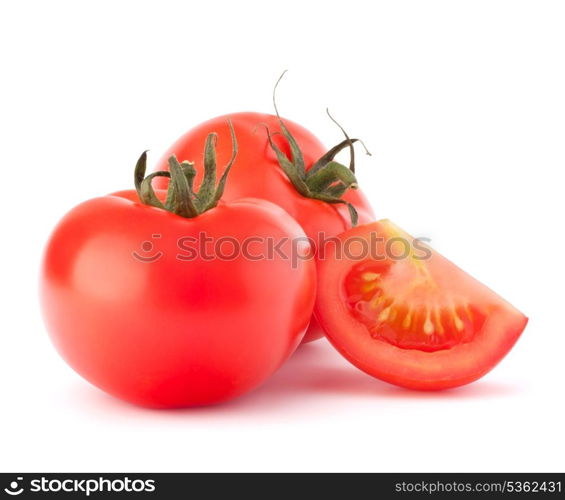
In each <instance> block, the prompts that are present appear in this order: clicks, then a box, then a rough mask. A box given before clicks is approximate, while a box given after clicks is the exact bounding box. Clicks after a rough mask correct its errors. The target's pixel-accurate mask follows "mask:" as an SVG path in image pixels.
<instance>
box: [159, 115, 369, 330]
mask: <svg viewBox="0 0 565 500" xmlns="http://www.w3.org/2000/svg"><path fill="white" fill-rule="evenodd" d="M228 120H231V122H232V123H233V126H234V129H235V134H236V137H237V142H238V144H239V150H238V155H237V158H236V159H235V163H234V165H233V168H232V170H231V172H230V180H229V182H228V183H227V186H226V189H225V192H224V195H223V199H224V200H227V201H230V200H237V199H239V198H245V197H256V198H262V199H265V200H268V201H271V202H273V203H276V204H277V205H279V206H281V207H282V208H284V209H285V210H286V211H287V212H288V213H289V214H290V215H291V216H292V217H293V218H294V219H296V220H297V221H298V223H299V224H300V226H302V228H303V229H304V232H305V233H306V234H307V235H308V236H309V237H310V238H311V239H312V240H313V241H314V242H315V243H317V242H318V241H320V238H331V237H333V236H336V235H338V234H340V233H342V232H343V231H345V230H347V229H349V228H351V218H350V215H349V211H348V209H347V207H346V206H345V205H343V204H328V203H325V202H323V201H319V200H314V199H311V198H305V197H304V196H302V195H301V194H300V193H299V192H298V191H297V190H296V189H295V187H294V186H293V185H292V184H291V182H290V181H289V180H288V178H287V176H286V175H285V173H284V172H283V170H282V169H281V168H280V166H279V163H278V161H277V158H276V155H275V153H274V152H273V150H272V148H271V146H270V145H269V141H268V137H267V132H266V129H265V126H267V127H268V128H269V130H270V131H271V133H272V134H275V135H273V139H274V141H275V142H276V144H277V145H278V146H279V147H280V148H281V150H282V151H283V152H284V153H286V155H287V156H290V149H289V145H288V142H287V140H286V139H285V138H284V137H283V136H282V134H281V128H280V124H279V119H278V118H277V117H276V116H274V115H270V114H261V113H251V112H249V113H233V114H229V115H224V116H219V117H217V118H214V119H212V120H209V121H206V122H204V123H202V124H200V125H198V126H196V127H194V128H192V129H191V130H189V131H188V132H187V133H186V134H184V135H183V136H182V137H180V138H179V139H178V140H177V141H176V142H175V143H174V144H173V145H172V146H171V147H170V148H169V149H168V151H167V152H166V153H165V154H164V155H163V157H162V158H161V160H160V161H159V162H158V164H157V167H156V169H157V170H167V169H168V165H167V160H168V158H169V157H170V156H171V155H173V154H174V155H176V156H177V158H178V159H179V161H182V160H191V161H195V166H196V169H197V171H201V170H202V168H201V167H202V162H203V150H202V145H203V144H204V141H205V139H206V137H207V136H208V134H210V133H211V132H216V133H217V134H218V141H217V156H218V165H219V166H221V165H226V164H227V163H228V161H229V159H230V157H231V154H232V150H231V139H230V131H229V125H228ZM284 123H285V124H286V126H287V128H288V129H289V131H290V132H291V134H292V135H293V136H294V138H295V139H296V142H297V143H298V145H299V146H300V149H301V151H302V154H303V156H304V162H305V166H306V169H309V168H310V167H311V166H312V164H313V163H315V162H316V160H318V159H319V158H320V157H321V156H322V155H324V154H325V153H326V151H327V150H328V148H326V147H325V146H324V145H323V144H322V143H321V142H320V141H319V140H318V139H317V138H316V137H315V136H314V135H313V134H312V133H311V132H309V131H308V130H306V129H305V128H304V127H302V126H300V125H298V124H296V123H294V122H292V121H290V120H286V119H285V120H284ZM219 168H220V173H221V172H222V170H221V167H219ZM200 181H201V176H198V175H197V177H196V185H198V183H199V182H200ZM165 183H166V181H163V180H156V185H157V186H159V185H160V186H161V187H164V185H165ZM343 199H344V200H346V201H348V202H350V203H351V204H353V206H354V207H355V208H356V209H357V212H358V214H359V224H365V223H368V222H370V221H372V220H374V215H373V211H372V209H371V207H370V205H369V202H368V201H367V199H366V198H365V196H364V195H363V193H362V191H361V190H360V189H349V190H348V191H347V192H346V193H345V194H344V196H343ZM322 335H323V333H322V331H321V330H320V328H319V326H318V324H317V322H316V321H315V319H314V320H313V321H312V324H311V325H310V328H309V329H308V332H307V334H306V335H305V338H304V340H305V341H310V340H315V339H317V338H319V337H321V336H322Z"/></svg>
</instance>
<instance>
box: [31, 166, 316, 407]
mask: <svg viewBox="0 0 565 500" xmlns="http://www.w3.org/2000/svg"><path fill="white" fill-rule="evenodd" d="M183 168H184V170H183V172H184V173H185V174H186V173H187V172H189V168H190V165H184V166H183ZM189 173H190V172H189ZM181 175H182V174H181ZM183 178H184V177H183ZM183 182H184V181H183ZM143 186H144V187H147V186H146V185H145V183H143ZM186 186H187V184H184V188H186ZM184 188H183V189H184ZM146 194H147V192H146ZM150 194H151V193H150ZM152 194H155V193H152ZM180 196H181V190H180V188H179V189H178V190H177V191H176V201H178V199H179V198H180ZM157 198H160V199H164V193H157ZM202 199H204V198H202ZM210 199H211V198H210ZM136 200H137V201H136ZM155 203H156V204H158V202H155ZM179 207H180V205H176V208H175V210H181V208H182V207H180V208H179ZM185 208H186V207H185ZM178 213H180V212H178V211H177V213H171V212H170V211H167V210H163V209H161V208H156V207H153V206H148V205H146V204H142V203H140V202H139V199H138V197H137V194H136V192H135V191H131V192H122V193H119V194H117V195H109V196H103V197H100V198H95V199H92V200H89V201H87V202H85V203H83V204H81V205H79V206H77V207H76V208H74V209H73V210H71V211H70V212H69V213H68V214H67V215H66V216H65V217H64V218H63V219H62V221H61V222H60V223H59V225H58V226H57V227H56V229H55V230H54V232H53V234H52V236H51V239H50V241H49V244H48V246H47V250H46V254H45V258H44V262H43V269H42V283H41V297H42V306H43V312H44V317H45V320H46V323H47V327H48V330H49V332H50V334H51V337H52V340H53V342H54V343H55V345H56V347H57V349H58V350H59V352H60V353H61V355H62V356H63V357H64V358H65V359H66V360H67V362H68V363H69V364H70V365H71V366H72V367H73V368H74V369H75V370H76V371H77V372H78V373H79V374H80V375H82V376H83V377H84V378H85V379H87V380H88V381H90V382H91V383H93V384H94V385H96V386H98V387H99V388H101V389H103V390H105V391H107V392H108V393H110V394H113V395H115V396H117V397H119V398H122V399H124V400H127V401H130V402H133V403H136V404H139V405H144V406H149V407H159V408H170V407H183V406H191V405H204V404H211V403H217V402H220V401H224V400H228V399H230V398H233V397H235V396H238V395H240V394H243V393H245V392H247V391H249V390H251V389H253V388H254V387H256V386H257V385H258V384H260V383H261V382H263V381H264V380H265V379H266V378H267V377H268V376H269V375H270V374H272V373H273V372H274V371H275V370H276V369H277V368H278V367H279V366H280V365H281V364H282V363H283V362H284V360H285V359H286V358H288V357H289V356H290V354H291V353H292V352H293V351H294V349H295V348H296V346H297V345H298V344H299V343H300V341H301V339H302V336H303V334H304V332H305V330H306V328H307V326H308V322H309V320H310V316H311V313H312V308H313V304H314V300H315V285H316V283H315V282H316V268H315V264H314V261H313V260H303V259H298V260H296V261H295V262H292V261H291V259H286V258H283V257H281V256H280V255H279V254H274V255H273V256H272V258H258V259H257V258H252V259H249V258H244V257H242V253H241V252H243V251H246V252H249V254H250V255H252V256H253V257H257V256H261V255H268V254H265V252H267V251H268V246H269V244H270V243H269V241H274V242H279V241H287V240H288V242H287V243H286V244H285V245H282V247H281V248H282V250H283V251H286V252H290V250H291V249H290V245H291V241H290V240H292V239H295V238H304V233H303V231H302V229H301V228H300V226H299V225H298V223H296V221H294V220H293V219H292V218H291V217H290V216H289V215H288V214H287V213H285V212H284V210H282V209H281V208H280V207H278V206H276V205H274V204H272V203H269V202H266V201H264V200H257V199H247V200H245V199H242V200H238V201H235V202H229V203H224V202H220V203H219V204H217V206H215V207H213V206H211V207H209V208H208V209H207V210H206V211H204V212H203V213H201V214H199V215H196V216H194V217H192V218H188V217H186V216H181V215H178ZM202 235H204V236H205V237H206V238H207V241H208V243H207V245H208V246H207V247H206V248H207V250H206V253H205V254H204V253H203V252H202V250H201V249H200V247H199V246H197V245H200V241H202ZM190 238H194V240H190ZM250 238H254V240H253V242H252V244H247V247H246V248H247V249H246V250H245V248H244V245H246V243H245V242H246V241H247V242H249V241H250V240H249V239H250ZM196 240H198V241H199V243H198V244H197V243H196V242H195V241H196ZM220 242H222V243H220ZM214 247H216V249H215V250H214ZM237 248H239V253H236V249H237ZM303 250H304V249H303ZM306 250H308V249H306Z"/></svg>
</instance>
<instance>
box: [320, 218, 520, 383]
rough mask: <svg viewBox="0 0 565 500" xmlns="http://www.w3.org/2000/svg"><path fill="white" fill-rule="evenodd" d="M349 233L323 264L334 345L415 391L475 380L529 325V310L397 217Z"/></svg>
mask: <svg viewBox="0 0 565 500" xmlns="http://www.w3.org/2000/svg"><path fill="white" fill-rule="evenodd" d="M379 238H381V239H380V240H379ZM339 239H340V242H341V244H340V245H331V246H328V248H327V253H326V254H325V256H324V257H325V259H324V260H323V261H321V263H320V265H319V273H318V288H319V292H318V298H317V302H316V313H317V317H318V319H319V320H320V323H321V325H322V327H323V328H324V330H325V332H326V334H327V336H328V338H329V339H330V341H331V342H332V344H333V345H334V346H335V347H336V348H337V349H338V350H339V351H340V352H341V353H342V354H343V355H344V356H345V357H346V358H347V359H348V360H349V361H351V362H352V363H353V364H354V365H355V366H357V367H358V368H360V369H361V370H363V371H365V372H367V373H368V374H370V375H373V376H374V377H377V378H379V379H382V380H384V381H386V382H390V383H392V384H396V385H400V386H404V387H408V388H412V389H428V390H433V389H445V388H449V387H456V386H459V385H463V384H467V383H469V382H472V381H473V380H476V379H478V378H479V377H482V376H483V375H485V374H486V373H487V372H488V371H490V370H491V369H492V368H493V367H494V366H495V365H496V364H497V363H498V362H499V361H500V360H501V359H502V358H503V357H504V356H505V355H506V354H507V353H508V351H509V350H510V349H511V348H512V346H513V345H514V343H515V342H516V340H517V339H518V337H519V336H520V334H521V333H522V331H523V330H524V328H525V326H526V323H527V318H526V317H525V316H524V315H523V314H522V313H521V312H520V311H518V310H517V309H515V308H514V307H513V306H511V305H510V304H509V303H508V302H506V301H505V300H504V299H502V298H501V297H499V296H498V295H496V294H495V293H494V292H493V291H491V290H490V289H489V288H487V287H486V286H485V285H483V284H481V283H479V282H478V281H476V280H475V279H474V278H472V277H471V276H469V275H468V274H466V273H465V272H464V271H462V270H461V269H459V268H458V267H457V266H455V265H454V264H453V263H451V262H450V261H448V260H447V259H446V258H445V257H442V256H441V255H439V254H438V253H436V252H435V251H433V250H432V249H430V248H429V247H427V246H425V245H424V244H423V243H421V242H419V241H416V240H414V239H413V238H412V237H411V236H409V235H408V234H406V233H405V232H404V231H402V230H401V229H399V228H398V227H396V226H395V225H394V224H392V223H391V222H389V221H387V220H383V221H379V222H374V223H372V224H368V225H365V226H360V227H357V228H355V229H352V230H350V231H347V232H345V233H343V234H342V235H340V237H339ZM369 249H372V250H371V254H369V253H368V252H369Z"/></svg>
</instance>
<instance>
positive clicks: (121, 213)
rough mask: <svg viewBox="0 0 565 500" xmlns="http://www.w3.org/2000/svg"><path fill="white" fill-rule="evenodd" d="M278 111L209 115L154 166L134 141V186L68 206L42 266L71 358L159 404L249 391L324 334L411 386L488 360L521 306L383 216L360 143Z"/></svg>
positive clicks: (359, 360)
mask: <svg viewBox="0 0 565 500" xmlns="http://www.w3.org/2000/svg"><path fill="white" fill-rule="evenodd" d="M275 111H276V114H275V115H268V114H260V113H234V114H230V115H226V116H221V117H218V118H214V119H212V120H209V121H207V122H205V123H202V124H200V125H198V126H196V127H194V128H193V129H191V130H189V131H188V132H187V133H186V134H184V135H183V136H182V137H181V138H180V139H178V140H177V141H176V142H175V143H174V144H173V145H172V146H171V147H170V149H169V150H168V151H167V152H166V153H165V155H164V156H163V157H162V159H161V160H159V161H158V163H157V167H156V170H155V171H154V172H152V173H150V174H147V172H146V168H147V154H146V153H143V154H142V155H141V157H140V158H139V160H138V161H137V164H136V165H135V172H134V185H135V189H132V190H126V191H118V192H115V193H112V194H109V195H106V196H101V197H98V198H94V199H91V200H88V201H86V202H84V203H82V204H80V205H78V206H77V207H75V208H73V209H72V210H71V211H70V212H69V213H67V215H65V217H64V218H63V219H62V220H61V221H60V222H59V224H58V225H57V227H56V228H55V229H54V231H53V233H52V235H51V237H50V240H49V242H48V244H47V248H46V251H45V256H44V261H43V265H42V274H41V302H42V309H43V313H44V318H45V322H46V325H47V329H48V331H49V333H50V336H51V338H52V340H53V342H54V344H55V346H56V347H57V349H58V350H59V352H60V353H61V355H62V356H63V358H64V359H65V360H66V361H67V362H68V363H69V364H70V366H71V367H73V368H74V369H75V370H76V371H77V372H78V373H79V374H80V375H82V376H83V377H84V378H85V379H86V380H88V381H89V382H91V383H92V384H94V385H96V386H97V387H99V388H101V389H103V390H104V391H106V392H108V393H110V394H112V395H114V396H116V397H118V398H121V399H123V400H126V401H129V402H132V403H135V404H138V405H142V406H147V407H153V408H174V407H186V406H196V405H207V404H214V403H218V402H222V401H226V400H229V399H232V398H234V397H236V396H239V395H242V394H244V393H246V392H248V391H250V390H252V389H253V388H255V387H256V386H258V385H259V384H261V383H262V382H264V381H265V380H266V379H267V378H268V377H269V376H270V375H271V374H272V373H273V372H274V371H276V370H277V369H278V368H279V367H280V366H281V364H282V363H284V362H285V360H287V359H288V357H289V356H290V355H291V354H292V353H293V352H294V350H295V349H296V348H297V347H298V346H299V344H300V343H301V342H308V341H313V340H316V339H318V338H320V337H322V336H323V335H325V336H326V337H327V338H328V339H329V341H330V342H331V344H332V345H333V346H334V347H335V348H336V349H337V350H338V351H339V352H340V353H341V354H343V356H344V357H345V358H347V359H348V360H349V361H350V362H351V363H353V364H354V365H355V366H357V367H358V368H360V369H361V370H363V371H365V372H366V373H368V374H370V375H372V376H374V377H376V378H379V379H381V380H384V381H386V382H389V383H392V384H397V385H399V386H403V387H408V388H411V389H420V390H437V389H446V388H451V387H456V386H460V385H463V384H467V383H469V382H472V381H474V380H476V379H478V378H480V377H482V376H483V375H484V374H486V373H487V372H488V371H490V370H491V369H492V368H493V367H494V366H495V365H496V364H497V363H498V362H499V361H500V360H501V359H502V358H503V357H504V356H505V355H506V354H507V353H508V351H509V350H510V349H511V348H512V346H513V345H514V343H515V342H516V340H517V339H518V337H519V336H520V334H521V333H522V331H523V330H524V328H525V326H526V323H527V318H526V317H525V316H524V315H523V314H522V313H521V312H519V311H518V310H517V309H515V308H514V307H513V306H511V305H510V304H509V303H508V302H506V301H505V300H504V299H502V298H501V297H499V296H498V295H496V294H495V293H494V292H493V291H491V290H490V289H488V288H487V287H486V286H484V285H482V284H481V283H479V282H478V281H476V280H475V279H473V278H472V277H471V276H469V275H468V274H466V273H465V272H464V271H462V270H461V269H459V268H458V267H456V266H455V265H454V264H453V263H451V262H450V261H448V260H447V259H445V258H444V257H442V256H441V255H439V254H438V253H437V252H435V251H434V250H432V249H431V248H430V247H429V246H427V245H426V244H424V243H423V242H421V241H420V240H417V239H414V238H413V237H411V236H410V235H409V234H407V233H406V232H405V231H403V230H402V229H400V228H399V227H397V226H396V225H395V224H393V223H392V222H390V221H388V220H379V221H375V217H374V215H373V211H372V209H371V206H370V204H369V202H368V201H367V199H366V198H365V196H364V195H363V193H362V192H361V190H360V189H359V186H358V183H357V179H356V177H355V151H354V144H355V143H361V142H360V141H358V139H355V138H350V137H349V136H348V135H347V133H346V132H345V131H344V130H343V129H341V130H342V132H343V135H344V139H343V141H342V142H340V143H339V144H337V145H336V146H334V147H333V148H331V149H329V150H327V149H326V148H324V146H323V145H322V143H321V142H320V141H319V140H318V139H317V138H316V137H315V136H314V135H313V134H312V133H311V132H309V131H308V130H306V129H305V128H303V127H301V126H300V125H298V124H296V123H293V122H291V121H290V120H286V119H284V120H283V119H282V118H281V117H280V115H279V113H278V110H277V109H276V104H275ZM330 118H331V116H330ZM332 119H333V118H332ZM336 123H337V122H336ZM340 128H341V127H340ZM361 144H362V143H361ZM342 151H343V152H344V153H349V164H348V165H347V166H346V165H343V164H342V163H339V162H338V161H337V160H336V156H337V155H338V154H339V153H340V152H342Z"/></svg>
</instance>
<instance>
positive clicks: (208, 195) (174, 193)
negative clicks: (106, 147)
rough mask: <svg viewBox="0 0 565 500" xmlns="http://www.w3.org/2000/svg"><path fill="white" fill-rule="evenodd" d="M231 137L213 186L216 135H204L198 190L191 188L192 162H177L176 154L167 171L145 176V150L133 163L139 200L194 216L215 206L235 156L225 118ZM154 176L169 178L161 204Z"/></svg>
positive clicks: (232, 131) (192, 180)
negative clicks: (227, 158) (225, 160)
mask: <svg viewBox="0 0 565 500" xmlns="http://www.w3.org/2000/svg"><path fill="white" fill-rule="evenodd" d="M228 123H229V126H230V132H231V138H232V145H233V146H232V156H231V159H230V161H229V163H228V164H227V166H226V168H225V170H224V173H223V174H222V176H221V177H220V181H219V182H218V185H217V186H216V180H217V173H216V170H217V169H216V141H217V138H218V137H217V135H216V134H215V133H211V134H209V135H208V137H207V138H206V145H205V148H204V178H203V179H202V183H201V184H200V189H199V190H198V191H196V190H195V189H194V178H195V177H196V169H195V168H194V163H192V162H189V161H183V162H182V163H179V161H178V160H177V157H176V156H175V155H173V156H171V157H170V158H169V160H168V163H169V169H170V171H169V172H167V171H165V170H163V171H159V172H153V173H151V174H149V175H148V176H145V172H146V170H147V151H144V152H143V153H142V154H141V156H140V157H139V160H137V164H136V165H135V175H134V181H135V189H136V191H137V194H138V196H139V200H140V201H141V203H143V204H145V205H150V206H152V207H157V208H161V209H163V210H167V211H169V212H172V213H174V214H177V215H180V216H181V217H187V218H192V217H197V216H198V215H200V214H202V213H204V212H206V211H207V210H210V209H211V208H214V207H215V206H216V205H217V204H218V201H220V199H221V197H222V195H223V194H224V188H225V185H226V179H227V177H228V174H229V171H230V169H231V167H232V165H233V162H234V160H235V157H236V155H237V140H236V137H235V132H234V129H233V125H232V123H231V121H229V120H228ZM155 177H167V178H169V179H170V181H169V187H168V190H167V196H166V199H165V202H164V203H163V202H162V201H161V200H160V199H159V198H158V197H157V195H156V194H155V191H154V189H153V186H152V185H151V183H152V181H153V179H154V178H155Z"/></svg>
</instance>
